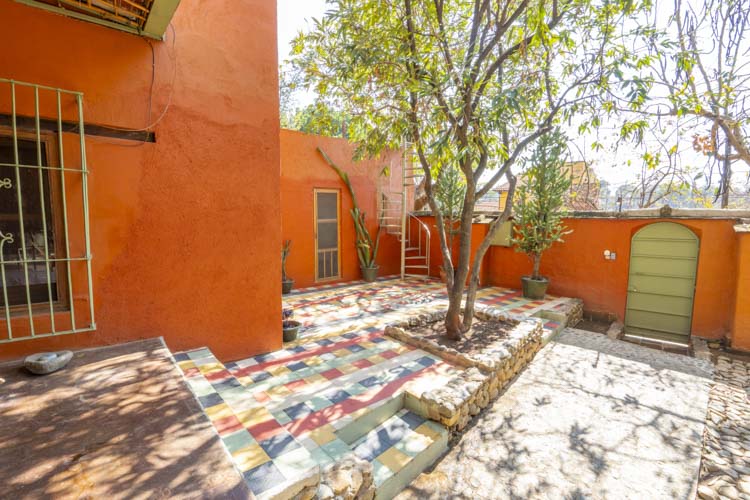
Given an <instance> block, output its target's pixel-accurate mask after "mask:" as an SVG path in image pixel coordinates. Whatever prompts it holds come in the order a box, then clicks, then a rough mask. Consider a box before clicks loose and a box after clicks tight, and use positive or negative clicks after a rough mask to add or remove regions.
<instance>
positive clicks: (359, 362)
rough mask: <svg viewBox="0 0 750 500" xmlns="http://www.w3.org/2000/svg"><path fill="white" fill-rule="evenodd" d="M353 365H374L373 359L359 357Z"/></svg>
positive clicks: (363, 366) (364, 366)
mask: <svg viewBox="0 0 750 500" xmlns="http://www.w3.org/2000/svg"><path fill="white" fill-rule="evenodd" d="M352 366H356V367H357V368H367V367H368V366H372V361H370V360H369V359H358V360H357V361H355V362H354V363H352Z"/></svg>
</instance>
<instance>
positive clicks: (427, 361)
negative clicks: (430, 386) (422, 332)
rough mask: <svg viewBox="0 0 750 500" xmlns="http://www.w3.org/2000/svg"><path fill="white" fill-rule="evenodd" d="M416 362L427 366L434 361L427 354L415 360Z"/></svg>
mask: <svg viewBox="0 0 750 500" xmlns="http://www.w3.org/2000/svg"><path fill="white" fill-rule="evenodd" d="M417 363H419V364H420V365H422V366H425V367H427V366H432V365H434V364H435V363H436V361H435V360H434V359H432V358H431V357H429V356H422V357H421V358H419V359H418V360H417Z"/></svg>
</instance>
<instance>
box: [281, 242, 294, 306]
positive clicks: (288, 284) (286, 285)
mask: <svg viewBox="0 0 750 500" xmlns="http://www.w3.org/2000/svg"><path fill="white" fill-rule="evenodd" d="M291 246H292V240H286V241H284V244H283V245H282V247H281V293H283V294H286V293H289V292H291V291H292V287H293V286H294V280H293V279H291V278H290V277H289V276H287V274H286V259H287V257H289V250H290V249H291Z"/></svg>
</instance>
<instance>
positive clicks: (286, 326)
mask: <svg viewBox="0 0 750 500" xmlns="http://www.w3.org/2000/svg"><path fill="white" fill-rule="evenodd" d="M300 326H302V323H300V322H299V321H294V320H293V319H288V320H286V321H284V322H283V323H282V324H281V330H282V332H284V342H291V341H292V340H297V334H298V333H299V328H300Z"/></svg>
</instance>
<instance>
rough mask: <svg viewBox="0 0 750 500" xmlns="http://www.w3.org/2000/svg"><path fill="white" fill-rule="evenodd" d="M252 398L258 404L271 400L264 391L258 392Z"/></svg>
mask: <svg viewBox="0 0 750 500" xmlns="http://www.w3.org/2000/svg"><path fill="white" fill-rule="evenodd" d="M253 396H254V397H255V400H256V401H257V402H258V403H266V402H268V401H270V400H271V397H270V396H269V395H268V394H266V393H265V392H264V391H258V392H256V393H255V394H253Z"/></svg>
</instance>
